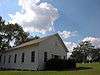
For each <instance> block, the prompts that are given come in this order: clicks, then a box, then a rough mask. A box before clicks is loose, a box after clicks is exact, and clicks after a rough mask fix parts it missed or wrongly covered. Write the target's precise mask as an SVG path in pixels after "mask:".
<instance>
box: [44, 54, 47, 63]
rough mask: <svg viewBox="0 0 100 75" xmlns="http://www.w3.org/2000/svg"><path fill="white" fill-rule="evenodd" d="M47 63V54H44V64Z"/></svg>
mask: <svg viewBox="0 0 100 75" xmlns="http://www.w3.org/2000/svg"><path fill="white" fill-rule="evenodd" d="M46 61H47V52H44V62H46Z"/></svg>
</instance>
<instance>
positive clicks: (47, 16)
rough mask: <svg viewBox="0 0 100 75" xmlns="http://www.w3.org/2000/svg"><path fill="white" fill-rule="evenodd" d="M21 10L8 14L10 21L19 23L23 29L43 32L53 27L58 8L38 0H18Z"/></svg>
mask: <svg viewBox="0 0 100 75" xmlns="http://www.w3.org/2000/svg"><path fill="white" fill-rule="evenodd" d="M18 4H19V6H21V7H22V9H21V11H18V12H16V14H15V15H13V14H9V16H10V17H11V20H10V22H12V23H16V22H17V23H19V24H20V25H21V26H22V27H23V28H24V30H25V31H28V32H40V33H45V32H47V31H51V30H52V29H53V23H54V21H55V20H56V19H57V18H58V15H59V14H58V10H57V8H55V7H54V6H53V5H51V4H49V3H47V2H41V1H40V0H19V3H18Z"/></svg>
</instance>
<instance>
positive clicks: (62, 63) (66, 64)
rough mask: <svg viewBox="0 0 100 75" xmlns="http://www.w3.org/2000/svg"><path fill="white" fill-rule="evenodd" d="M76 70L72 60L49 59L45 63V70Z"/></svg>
mask: <svg viewBox="0 0 100 75" xmlns="http://www.w3.org/2000/svg"><path fill="white" fill-rule="evenodd" d="M74 68H76V62H75V60H73V59H68V60H64V59H50V60H48V61H47V62H46V63H45V69H46V70H64V69H74Z"/></svg>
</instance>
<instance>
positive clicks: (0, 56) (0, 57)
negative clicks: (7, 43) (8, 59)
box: [0, 55, 2, 63]
mask: <svg viewBox="0 0 100 75" xmlns="http://www.w3.org/2000/svg"><path fill="white" fill-rule="evenodd" d="M1 60H2V55H0V63H1Z"/></svg>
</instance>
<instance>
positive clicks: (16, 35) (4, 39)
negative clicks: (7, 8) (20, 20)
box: [0, 17, 29, 50]
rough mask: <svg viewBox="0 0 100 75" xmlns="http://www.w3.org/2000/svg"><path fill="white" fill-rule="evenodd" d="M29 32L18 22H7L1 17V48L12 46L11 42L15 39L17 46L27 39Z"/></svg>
mask: <svg viewBox="0 0 100 75" xmlns="http://www.w3.org/2000/svg"><path fill="white" fill-rule="evenodd" d="M28 36H29V33H27V32H24V30H23V28H22V27H21V26H19V25H18V24H10V23H8V24H5V21H4V20H3V19H2V17H0V50H5V49H8V48H11V45H10V42H11V41H13V40H15V43H14V44H15V46H17V45H20V44H22V43H24V42H26V41H27V39H28Z"/></svg>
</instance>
